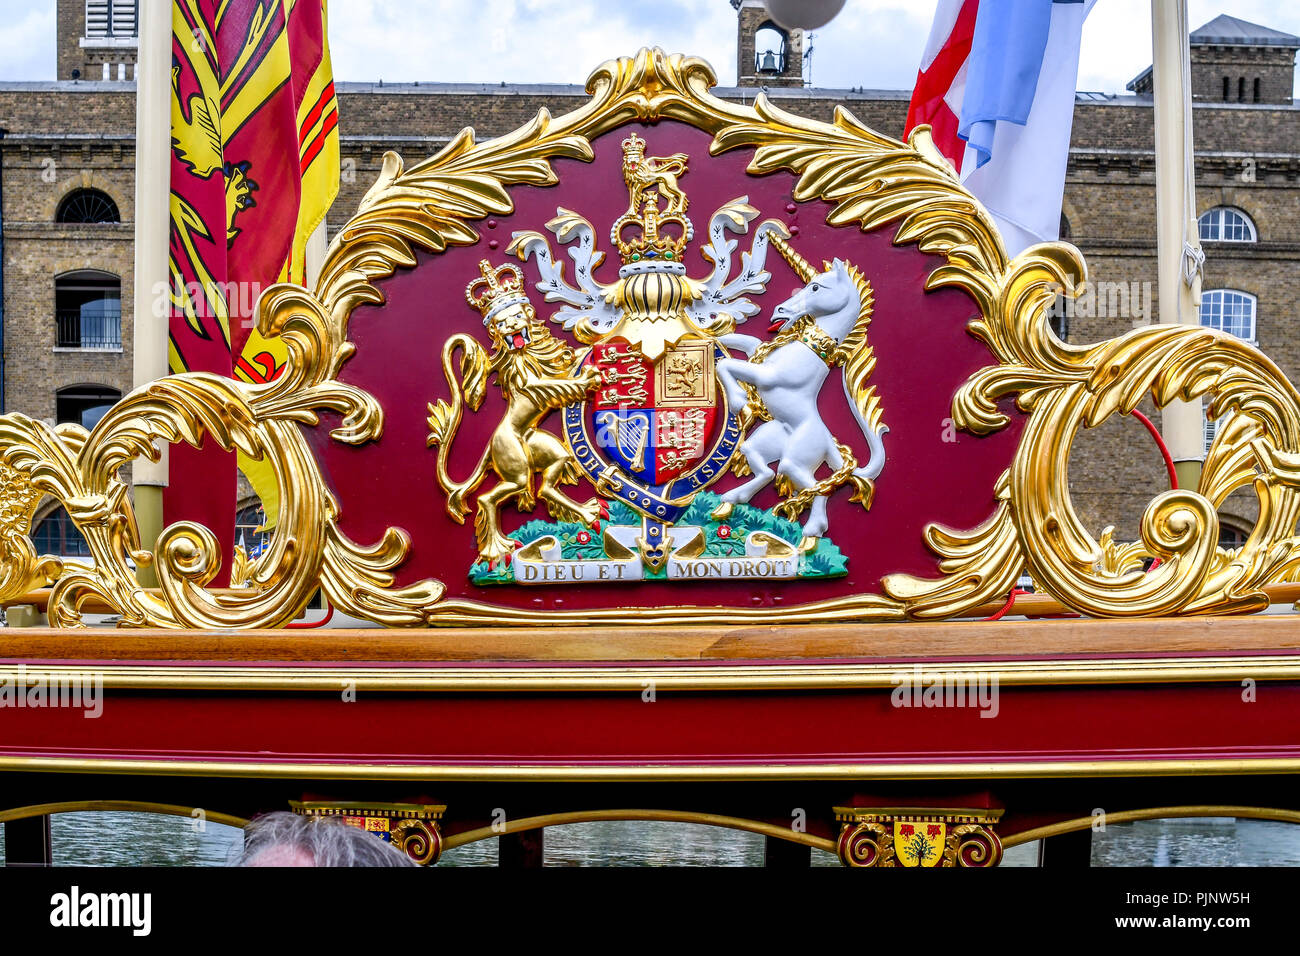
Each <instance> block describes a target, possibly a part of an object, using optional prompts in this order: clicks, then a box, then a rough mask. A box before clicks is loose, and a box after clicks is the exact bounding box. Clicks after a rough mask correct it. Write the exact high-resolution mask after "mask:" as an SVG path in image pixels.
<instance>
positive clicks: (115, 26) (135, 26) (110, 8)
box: [85, 0, 140, 40]
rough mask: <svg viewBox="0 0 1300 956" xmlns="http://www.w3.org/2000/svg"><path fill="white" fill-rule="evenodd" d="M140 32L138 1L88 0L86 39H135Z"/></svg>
mask: <svg viewBox="0 0 1300 956" xmlns="http://www.w3.org/2000/svg"><path fill="white" fill-rule="evenodd" d="M139 32H140V5H139V2H138V0H86V20H85V38H86V39H88V40H111V39H114V38H124V37H130V38H135V37H136V36H138V35H139Z"/></svg>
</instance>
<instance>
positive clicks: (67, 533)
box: [32, 507, 90, 558]
mask: <svg viewBox="0 0 1300 956" xmlns="http://www.w3.org/2000/svg"><path fill="white" fill-rule="evenodd" d="M32 544H33V546H35V548H36V553H37V554H57V555H59V556H61V557H65V558H68V557H75V558H88V557H90V545H88V544H87V543H86V539H85V537H84V536H83V535H82V533H81V532H80V531H79V530H77V526H76V525H75V524H73V523H72V518H70V517H69V516H68V512H67V509H66V508H62V507H60V508H56V509H55V510H54V511H51V512H50V513H49V514H48V515H47V516H46V518H45V520H44V521H42V522H41V523H40V524H38V525H37V526H36V527H35V528H33V529H32Z"/></svg>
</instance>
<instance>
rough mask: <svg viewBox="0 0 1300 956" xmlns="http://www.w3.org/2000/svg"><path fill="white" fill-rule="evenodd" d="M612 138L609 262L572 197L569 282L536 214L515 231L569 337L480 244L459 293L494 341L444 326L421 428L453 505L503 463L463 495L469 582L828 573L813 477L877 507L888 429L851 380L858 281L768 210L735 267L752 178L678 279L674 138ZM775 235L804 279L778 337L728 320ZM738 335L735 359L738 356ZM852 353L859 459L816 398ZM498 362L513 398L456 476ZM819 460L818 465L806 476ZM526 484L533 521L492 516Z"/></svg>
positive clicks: (556, 225)
mask: <svg viewBox="0 0 1300 956" xmlns="http://www.w3.org/2000/svg"><path fill="white" fill-rule="evenodd" d="M621 145H622V151H623V163H622V171H623V179H624V184H625V185H626V188H627V192H628V208H627V211H626V212H624V213H623V215H622V216H620V217H619V218H618V219H617V220H616V221H615V222H614V224H613V226H612V228H611V229H610V233H609V238H610V243H611V244H612V245H614V246H616V247H617V249H618V254H619V259H620V262H621V267H620V268H619V270H618V278H617V281H615V282H611V283H608V284H602V283H601V282H600V281H598V280H597V278H596V269H597V267H598V266H599V265H600V263H601V260H602V259H603V254H602V253H601V252H599V251H598V249H597V245H598V244H597V241H596V238H595V229H594V227H593V226H592V224H591V223H590V222H589V221H588V220H587V219H585V218H583V217H582V216H581V215H580V214H578V213H577V212H574V211H571V210H568V209H564V208H560V209H557V210H556V216H555V217H554V218H553V219H551V220H550V221H549V222H548V223H547V224H546V227H547V229H548V230H549V231H550V232H552V233H553V234H554V235H555V237H556V239H557V240H558V241H559V242H560V243H561V244H564V245H572V246H573V247H574V248H573V249H572V250H571V253H570V255H571V257H572V258H573V261H574V264H575V276H576V281H577V283H578V285H577V287H575V286H573V285H570V284H569V283H568V282H567V281H566V279H565V277H564V273H563V269H562V268H561V266H560V265H559V264H558V263H557V262H556V260H555V259H554V258H553V256H552V252H551V247H550V243H549V241H548V240H547V238H546V237H545V236H544V235H543V234H542V233H540V232H537V231H532V230H528V231H520V232H516V233H515V234H514V235H513V237H512V240H511V242H510V245H509V247H508V248H507V250H506V252H507V253H514V254H516V255H518V257H519V258H520V259H521V260H523V261H524V262H526V263H527V262H528V261H529V260H535V261H536V264H537V269H538V273H539V280H538V281H537V282H536V288H537V290H538V291H539V292H540V293H542V295H543V297H544V299H545V301H546V302H558V303H561V305H560V307H559V309H557V310H556V311H555V313H554V314H553V315H552V316H551V321H553V322H555V323H557V324H559V325H562V326H563V328H564V330H565V331H566V332H568V333H571V334H572V335H573V337H574V338H575V339H576V340H577V342H578V343H579V344H580V345H581V346H586V347H585V348H582V349H581V350H580V351H578V352H576V353H575V351H574V350H573V349H570V348H569V347H568V346H567V345H566V344H565V343H564V342H561V341H560V340H558V339H556V338H555V337H554V336H552V334H551V332H550V331H549V329H548V328H547V327H546V325H545V323H544V322H541V321H539V320H538V318H537V314H536V311H535V309H534V307H533V305H532V303H531V301H530V299H529V296H528V294H527V292H526V291H525V289H524V281H523V273H522V271H521V270H520V269H519V268H518V267H517V266H514V265H511V264H504V265H501V266H499V267H494V266H493V265H492V264H491V263H490V262H489V261H488V260H486V259H485V260H482V261H481V262H480V263H479V266H478V268H479V271H480V275H479V276H477V277H476V278H474V279H473V280H472V281H471V282H470V284H469V286H468V287H467V289H466V298H467V299H468V301H469V304H470V305H471V306H473V307H474V308H476V309H477V310H478V311H479V312H480V313H481V315H482V317H483V323H484V325H485V326H486V329H487V333H488V337H489V339H490V341H491V346H492V350H493V351H492V354H491V355H490V356H489V355H488V354H487V353H486V352H485V351H484V349H483V348H482V347H481V346H480V345H479V344H478V343H476V342H475V341H474V340H473V339H471V338H469V337H468V336H466V335H464V334H458V335H455V336H452V337H451V338H449V339H448V340H447V342H446V343H445V344H444V345H443V348H442V365H443V368H444V370H445V372H446V375H447V379H448V385H449V387H450V388H451V391H452V399H451V401H450V402H448V401H445V400H442V401H439V402H437V403H431V404H430V405H429V406H428V410H429V418H428V424H429V437H428V441H429V444H431V445H437V446H439V453H438V463H437V474H438V482H439V485H440V486H441V488H442V490H443V491H444V492H445V493H446V494H447V503H446V507H447V510H448V513H449V514H450V515H451V517H452V518H453V519H455V520H457V521H462V520H464V518H465V516H466V514H467V513H468V510H469V508H468V505H467V503H466V500H465V499H466V496H467V494H469V493H470V492H472V491H473V490H474V489H475V488H477V487H478V485H479V483H480V482H482V481H483V480H484V478H485V477H486V476H487V474H488V472H489V471H492V472H495V474H496V476H497V479H498V481H497V484H496V485H495V486H494V487H492V488H491V489H489V490H486V491H484V492H483V493H482V494H481V495H480V496H479V497H478V500H477V504H476V515H475V519H474V526H475V531H476V537H477V544H478V561H477V563H476V564H475V565H474V567H473V569H472V571H471V577H472V578H473V579H474V581H475V582H476V583H482V584H487V583H508V582H516V583H524V584H569V583H601V582H606V583H608V582H620V583H622V582H631V581H636V580H641V579H642V578H644V577H646V576H647V575H649V576H659V577H662V578H664V579H665V580H680V579H692V578H701V577H715V578H771V579H788V578H798V577H815V576H826V575H840V574H843V573H844V568H845V558H844V556H843V555H842V553H841V552H840V551H839V550H838V549H837V548H836V547H835V546H834V544H832V543H831V542H830V541H829V540H827V539H825V537H824V536H825V534H826V531H827V529H828V519H827V509H826V498H827V497H828V496H829V495H830V494H831V493H833V492H834V490H835V489H836V488H838V487H840V486H842V485H846V484H847V485H850V486H851V487H852V489H853V497H854V499H855V500H858V501H861V502H862V503H863V505H864V506H865V507H870V503H871V492H872V479H873V478H875V477H876V476H877V475H879V474H880V471H881V469H882V468H883V466H884V460H885V453H884V446H883V444H882V435H883V433H884V431H885V430H886V429H885V427H884V425H883V424H880V421H879V419H880V403H879V401H878V400H877V398H876V395H875V392H874V389H870V388H867V389H860V390H859V393H858V394H857V395H855V394H854V393H853V391H852V389H850V387H849V384H848V383H849V382H850V380H852V379H854V378H855V377H856V379H857V380H858V383H859V384H861V380H863V379H865V378H866V376H867V375H868V374H869V373H870V365H871V362H872V358H871V349H870V346H869V345H868V344H867V341H866V331H867V326H868V325H869V324H870V320H871V303H872V294H871V286H870V283H869V282H868V281H867V280H866V279H864V278H863V276H862V274H861V272H860V271H859V270H858V269H856V268H855V267H854V266H852V265H847V264H845V263H844V262H842V261H841V260H839V259H836V260H835V261H834V263H827V264H826V265H825V269H824V271H819V270H817V269H815V268H814V267H813V266H812V265H811V264H809V263H808V262H807V261H806V260H804V259H803V258H802V257H801V256H800V255H799V254H798V253H797V252H795V251H794V249H793V248H792V247H791V246H790V244H789V243H788V241H787V240H788V239H789V237H790V233H789V230H788V229H787V228H786V226H785V225H784V224H783V223H782V222H780V221H779V220H775V219H766V220H764V221H762V222H761V223H759V224H758V226H757V227H756V228H755V229H754V235H753V241H752V245H751V247H750V249H749V250H748V251H747V252H744V253H743V254H742V256H741V269H740V273H739V275H737V276H736V277H735V278H732V277H731V267H732V257H733V253H734V251H735V249H736V246H737V242H736V240H733V239H729V238H728V233H732V234H740V235H744V234H746V233H748V232H749V228H750V224H751V223H752V222H753V221H754V219H756V218H757V217H758V214H759V213H758V210H757V209H755V208H754V207H753V206H751V205H749V203H748V197H747V196H741V197H739V198H736V199H732V200H731V201H729V202H727V203H725V204H724V205H723V206H721V207H720V208H719V209H718V210H717V211H716V212H715V213H714V214H713V217H712V219H711V220H710V224H709V230H708V237H709V243H708V245H707V246H706V247H705V248H704V250H703V251H704V255H705V257H706V258H707V259H708V260H709V261H711V262H712V263H713V269H712V272H711V273H710V275H708V276H707V277H706V278H703V279H694V278H692V277H691V276H690V275H688V272H687V267H686V263H685V258H686V252H687V248H688V246H689V244H690V242H691V240H692V239H693V238H694V235H695V231H694V225H693V223H692V221H691V219H690V218H689V217H688V216H687V214H686V210H687V207H688V199H687V195H686V193H685V192H684V191H683V188H682V185H681V181H680V177H682V176H684V175H685V174H686V173H687V171H688V169H689V157H688V156H687V155H686V154H685V153H675V154H673V155H672V156H667V157H662V158H659V157H653V156H647V155H646V153H645V150H646V141H645V140H644V139H642V138H641V137H640V136H638V135H637V134H636V133H635V132H633V133H632V134H631V135H630V136H628V137H627V138H626V139H624V140H623V141H622V144H621ZM769 245H773V246H775V247H776V248H777V250H778V251H779V252H780V254H781V255H782V257H783V258H784V259H785V260H786V261H787V262H788V263H789V264H790V266H791V268H793V269H794V270H795V271H796V272H797V274H798V275H799V276H800V278H801V279H803V280H804V281H805V285H804V287H803V288H802V289H800V290H799V291H798V292H797V293H796V294H795V295H794V296H792V297H791V298H790V299H788V300H786V301H784V302H782V303H780V304H779V305H777V306H776V307H775V308H774V309H773V311H772V331H773V332H774V333H776V337H775V338H773V339H771V340H769V341H767V342H763V341H762V340H760V339H758V338H756V337H754V336H749V335H741V334H738V333H736V332H735V329H736V326H737V325H738V324H740V323H743V322H745V321H746V320H747V319H748V318H749V317H751V316H753V315H756V314H757V313H758V312H759V311H760V306H759V305H758V304H756V303H755V302H754V301H752V299H751V298H750V297H751V296H755V295H761V294H762V293H764V292H765V291H766V289H767V285H768V282H769V280H770V279H771V274H770V273H768V272H767V271H765V269H764V265H765V263H766V258H767V252H768V247H769ZM731 349H735V350H738V351H740V352H741V353H743V354H744V355H745V356H746V358H744V359H739V358H735V357H733V356H732V355H731V352H730V351H729V350H731ZM457 353H461V354H462V356H463V357H462V359H461V362H460V372H459V373H457V371H456V363H455V361H454V359H455V355H456V354H457ZM850 363H851V367H850V368H846V369H845V371H844V372H843V378H844V382H845V386H844V393H845V396H846V397H847V399H848V401H849V403H850V405H851V406H852V408H853V412H854V417H855V420H856V421H857V422H858V423H860V425H861V429H862V433H863V434H862V436H861V437H863V438H865V439H866V440H867V442H868V443H869V448H870V459H869V461H868V463H867V464H866V465H864V466H862V467H858V466H857V459H856V458H855V456H854V454H853V452H852V450H851V449H850V447H849V446H848V445H847V444H844V443H842V442H840V441H838V440H837V439H836V438H835V437H834V436H833V435H832V434H831V432H830V430H829V428H827V426H826V424H825V422H823V420H822V418H821V415H820V412H819V410H818V406H817V402H818V397H819V394H820V391H821V386H822V384H823V383H824V382H825V380H826V379H827V377H828V374H829V373H830V372H831V371H832V370H833V369H835V368H837V367H842V366H846V365H850ZM491 373H495V375H496V377H497V384H498V386H499V387H500V390H501V393H502V396H503V397H504V398H505V399H506V400H507V406H506V410H505V412H504V414H503V415H502V417H501V420H500V424H499V425H498V426H497V427H496V429H495V430H494V431H493V432H492V436H491V438H490V440H489V442H488V447H487V448H486V449H485V450H484V451H483V454H482V456H481V457H480V459H479V462H478V465H477V466H476V467H475V469H474V471H473V473H472V474H471V476H470V477H469V478H468V479H466V481H464V482H462V483H457V482H455V481H454V480H453V479H452V477H451V476H450V474H449V473H448V470H447V459H448V452H449V449H450V445H451V442H452V440H453V439H454V437H455V434H456V431H457V428H458V426H459V424H460V422H461V420H462V417H463V416H464V414H465V412H466V409H467V408H468V409H469V410H471V411H472V410H475V409H477V408H478V407H479V406H480V405H481V403H482V400H483V393H484V388H485V386H486V379H487V377H488V375H489V374H491ZM560 410H562V411H563V431H562V433H561V434H559V435H556V434H552V433H551V432H549V431H547V430H545V428H543V427H542V423H543V422H544V420H545V419H546V418H547V416H548V415H549V413H550V412H552V411H560ZM756 422H757V423H758V427H757V428H756V429H753V431H752V434H751V433H750V431H749V429H750V426H751V425H752V424H755V423H756ZM746 436H748V437H746ZM823 465H825V466H827V467H829V468H830V469H831V470H832V472H833V473H832V474H831V475H830V476H829V477H827V478H824V479H818V478H817V477H816V472H817V470H818V469H819V468H821V467H822V466H823ZM728 469H731V470H733V471H734V472H735V473H736V474H738V475H752V477H751V479H750V480H749V481H747V482H745V483H744V484H742V485H739V486H737V487H735V488H733V489H732V490H730V491H727V492H726V493H724V494H723V495H721V496H719V495H716V494H711V493H708V492H707V491H706V489H707V488H708V487H709V486H710V485H712V484H714V482H716V481H717V480H718V479H719V478H721V477H723V476H724V475H725V474H726V473H727V471H728ZM580 474H581V475H582V476H585V478H586V479H587V480H588V481H589V482H590V483H591V485H592V486H593V487H594V488H595V490H596V492H597V495H598V497H596V498H592V499H590V500H588V501H587V502H586V503H584V504H578V503H577V502H575V501H573V500H572V499H571V498H569V497H568V496H567V495H565V494H564V493H563V492H562V491H561V490H560V489H559V487H558V486H559V485H560V484H561V483H574V482H576V481H577V480H578V478H579V475H580ZM534 479H535V480H536V487H534ZM774 479H775V481H776V483H777V488H778V491H779V492H780V494H781V496H782V498H781V501H780V502H779V503H778V504H777V505H775V506H774V507H772V508H770V509H767V510H766V511H759V510H758V509H755V508H752V507H751V506H749V504H748V502H749V501H750V500H751V499H752V498H753V497H754V496H755V495H756V494H757V493H758V492H760V491H761V490H762V489H763V488H765V487H766V486H767V485H768V484H770V483H771V482H772V481H773V480H774ZM539 500H540V501H542V502H544V503H545V506H546V508H547V510H548V512H549V513H550V515H551V517H552V518H553V519H554V522H553V523H552V524H550V525H549V526H544V525H539V524H537V523H533V526H531V527H529V528H528V530H527V537H528V539H529V540H528V541H527V542H525V541H523V540H519V539H517V538H511V537H508V536H506V535H505V534H503V532H502V530H501V516H500V508H501V505H502V504H503V503H505V502H507V501H512V502H514V504H515V505H516V507H517V509H518V510H519V511H521V512H529V511H532V510H533V508H534V506H535V505H536V504H537V503H538V501H539ZM611 506H612V507H613V508H614V509H615V515H616V518H615V519H614V520H611V518H610V507H611ZM738 506H739V508H741V509H742V513H743V514H744V522H743V523H741V522H736V526H737V527H744V528H753V530H749V531H748V532H747V533H745V534H743V535H739V534H735V532H734V529H733V525H732V524H731V523H730V522H732V521H734V520H735V519H734V518H733V515H735V514H737V512H736V511H735V509H736V508H737V507H738ZM805 509H809V510H810V512H811V514H810V516H809V517H808V519H807V520H806V521H805V522H804V525H803V527H802V528H801V529H800V528H799V527H798V526H797V525H796V524H795V523H794V522H795V519H797V518H798V516H799V515H800V513H801V512H802V511H803V510H805ZM733 535H734V537H733ZM566 544H568V545H569V547H568V548H567V549H566V547H565V545H566ZM566 550H567V552H568V553H566Z"/></svg>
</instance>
